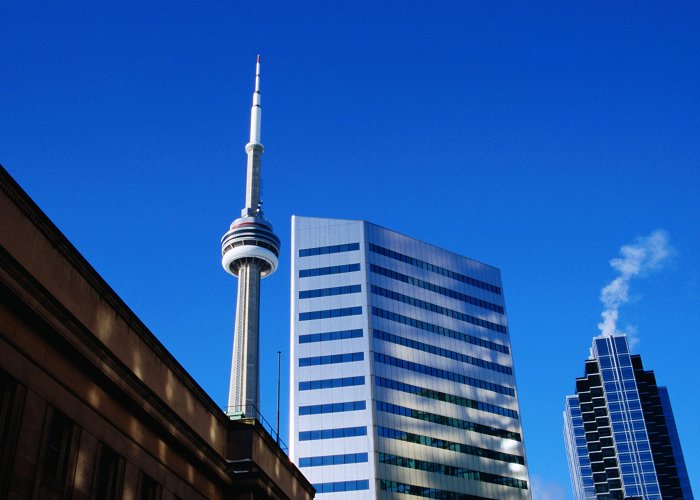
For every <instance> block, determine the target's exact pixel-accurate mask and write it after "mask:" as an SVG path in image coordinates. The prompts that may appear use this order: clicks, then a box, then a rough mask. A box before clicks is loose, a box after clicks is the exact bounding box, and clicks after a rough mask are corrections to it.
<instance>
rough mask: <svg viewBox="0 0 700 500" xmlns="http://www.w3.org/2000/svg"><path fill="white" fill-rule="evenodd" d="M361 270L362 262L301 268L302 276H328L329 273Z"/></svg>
mask: <svg viewBox="0 0 700 500" xmlns="http://www.w3.org/2000/svg"><path fill="white" fill-rule="evenodd" d="M359 270H360V264H343V265H340V266H330V267H316V268H313V269H300V270H299V277H300V278H310V277H312V276H326V275H329V274H340V273H352V272H355V271H359Z"/></svg>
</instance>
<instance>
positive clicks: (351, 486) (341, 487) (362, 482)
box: [313, 479, 369, 493]
mask: <svg viewBox="0 0 700 500" xmlns="http://www.w3.org/2000/svg"><path fill="white" fill-rule="evenodd" d="M313 487H314V488H316V493H338V492H341V491H362V490H368V489H369V480H368V479H357V480H354V481H336V482H334V483H314V485H313Z"/></svg>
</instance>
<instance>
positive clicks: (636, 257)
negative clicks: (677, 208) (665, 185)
mask: <svg viewBox="0 0 700 500" xmlns="http://www.w3.org/2000/svg"><path fill="white" fill-rule="evenodd" d="M672 253H673V247H671V245H670V244H669V242H668V233H667V232H666V231H664V230H662V229H657V230H656V231H654V232H652V233H651V234H650V235H649V236H644V237H640V238H637V239H636V240H635V241H634V242H633V243H631V244H628V245H623V246H622V248H620V257H616V258H614V259H611V260H610V265H611V266H612V267H613V268H614V269H615V270H616V271H617V272H618V273H619V275H618V277H617V278H615V279H614V280H612V281H611V282H610V283H608V284H607V285H606V286H605V287H603V289H602V290H601V291H600V301H601V302H602V303H603V306H605V310H604V311H603V313H602V314H601V316H602V317H603V321H602V322H601V323H598V328H600V331H601V332H602V334H603V335H613V334H614V333H617V318H618V309H619V308H620V306H621V305H622V304H626V303H627V302H628V301H629V289H630V281H631V280H632V278H634V277H637V276H645V275H646V274H647V273H649V272H651V271H655V270H658V269H661V267H663V265H664V264H665V263H666V261H667V260H668V258H669V256H670V255H671V254H672Z"/></svg>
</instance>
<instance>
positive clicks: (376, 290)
mask: <svg viewBox="0 0 700 500" xmlns="http://www.w3.org/2000/svg"><path fill="white" fill-rule="evenodd" d="M372 293H373V294H375V295H379V296H380V297H386V298H388V299H391V300H396V301H398V302H403V303H404V304H409V305H412V306H414V307H420V308H421V309H425V310H426V311H431V312H434V313H437V314H442V315H443V316H449V317H450V318H455V319H458V320H460V321H464V322H466V323H469V324H472V325H476V326H480V327H482V328H486V329H488V330H493V331H495V332H499V333H506V334H507V333H508V328H506V327H505V326H504V325H499V324H498V323H493V322H491V321H486V320H485V319H481V318H477V317H476V316H471V315H469V314H464V313H461V312H459V311H454V310H452V309H447V308H446V307H441V306H438V305H437V304H432V303H430V302H426V301H424V300H420V299H416V298H414V297H410V296H408V295H403V294H401V293H398V292H394V291H393V290H387V289H386V288H381V287H378V286H376V285H372Z"/></svg>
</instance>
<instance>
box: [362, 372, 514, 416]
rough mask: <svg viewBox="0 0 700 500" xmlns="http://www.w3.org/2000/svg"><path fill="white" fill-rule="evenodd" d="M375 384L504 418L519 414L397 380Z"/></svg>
mask: <svg viewBox="0 0 700 500" xmlns="http://www.w3.org/2000/svg"><path fill="white" fill-rule="evenodd" d="M375 384H376V385H378V386H379V387H385V388H387V389H393V390H395V391H401V392H405V393H407V394H415V395H416V396H420V397H423V398H428V399H434V400H435V401H444V402H446V403H451V404H453V405H457V406H462V407H464V408H472V409H474V410H479V411H484V412H488V413H494V414H496V415H502V416H504V417H510V418H515V419H517V418H518V412H517V411H515V410H511V409H508V408H504V407H502V406H498V405H493V404H490V403H484V402H483V401H477V400H475V399H469V398H465V397H462V396H455V395H454V394H447V393H444V392H440V391H435V390H433V389H426V388H424V387H418V386H416V385H411V384H406V383H404V382H399V381H397V380H391V379H388V378H384V377H375Z"/></svg>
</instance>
